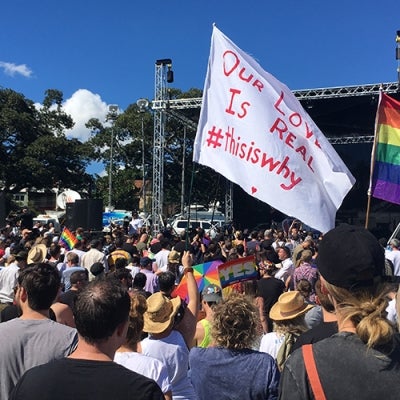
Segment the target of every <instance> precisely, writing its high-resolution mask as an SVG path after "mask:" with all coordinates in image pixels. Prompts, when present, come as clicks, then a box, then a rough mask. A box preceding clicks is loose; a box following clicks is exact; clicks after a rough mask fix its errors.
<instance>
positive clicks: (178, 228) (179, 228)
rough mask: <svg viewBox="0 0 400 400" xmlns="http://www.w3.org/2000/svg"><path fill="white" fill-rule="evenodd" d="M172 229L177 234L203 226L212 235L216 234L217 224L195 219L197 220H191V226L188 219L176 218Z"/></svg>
mask: <svg viewBox="0 0 400 400" xmlns="http://www.w3.org/2000/svg"><path fill="white" fill-rule="evenodd" d="M171 227H172V230H173V231H174V232H175V233H176V234H177V235H180V234H181V233H183V232H185V231H186V230H188V231H191V230H193V229H196V228H199V227H200V228H203V229H204V231H205V232H206V233H207V234H208V235H211V236H214V235H215V229H214V227H215V225H211V223H210V222H209V221H203V220H195V221H189V226H188V221H187V219H176V220H175V221H174V222H173V223H172V225H171Z"/></svg>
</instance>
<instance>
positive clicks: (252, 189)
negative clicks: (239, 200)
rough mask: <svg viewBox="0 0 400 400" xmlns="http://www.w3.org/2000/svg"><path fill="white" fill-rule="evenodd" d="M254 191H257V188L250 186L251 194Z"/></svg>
mask: <svg viewBox="0 0 400 400" xmlns="http://www.w3.org/2000/svg"><path fill="white" fill-rule="evenodd" d="M255 192H257V188H256V187H254V186H252V187H251V194H254V193H255Z"/></svg>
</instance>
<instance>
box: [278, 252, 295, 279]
mask: <svg viewBox="0 0 400 400" xmlns="http://www.w3.org/2000/svg"><path fill="white" fill-rule="evenodd" d="M281 264H282V268H280V269H279V270H278V271H277V272H276V274H275V278H276V279H280V280H282V281H283V282H286V279H287V278H289V276H291V275H293V272H294V266H293V263H292V260H291V259H290V258H286V260H283V261H281Z"/></svg>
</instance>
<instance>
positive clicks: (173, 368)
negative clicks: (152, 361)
mask: <svg viewBox="0 0 400 400" xmlns="http://www.w3.org/2000/svg"><path fill="white" fill-rule="evenodd" d="M142 352H143V354H146V355H148V356H150V357H154V358H157V360H160V361H161V362H162V363H163V364H164V365H166V366H167V369H168V375H169V377H170V379H171V385H172V394H173V399H174V400H178V399H179V400H183V399H184V400H196V399H197V396H196V393H195V391H194V388H193V385H192V383H191V382H190V380H189V377H188V368H189V349H188V348H187V346H186V343H185V340H184V339H183V336H182V335H181V334H180V333H179V332H178V331H174V330H173V331H172V332H171V333H170V334H169V335H168V336H167V337H165V338H162V339H154V338H152V337H151V336H149V337H147V338H145V339H143V340H142Z"/></svg>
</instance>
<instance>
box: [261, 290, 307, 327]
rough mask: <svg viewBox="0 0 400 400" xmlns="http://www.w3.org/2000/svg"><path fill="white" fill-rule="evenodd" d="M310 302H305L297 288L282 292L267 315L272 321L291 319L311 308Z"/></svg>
mask: <svg viewBox="0 0 400 400" xmlns="http://www.w3.org/2000/svg"><path fill="white" fill-rule="evenodd" d="M313 307H314V306H313V305H312V304H308V303H306V302H305V300H304V297H303V296H302V295H301V293H300V292H298V291H297V290H294V291H291V292H285V293H282V294H281V295H280V296H279V298H278V301H277V302H276V303H275V304H274V305H273V306H272V308H271V310H270V312H269V317H270V318H271V319H273V320H274V321H284V320H287V319H293V318H296V317H298V316H300V315H303V314H305V313H306V312H307V311H308V310H310V309H311V308H313Z"/></svg>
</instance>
